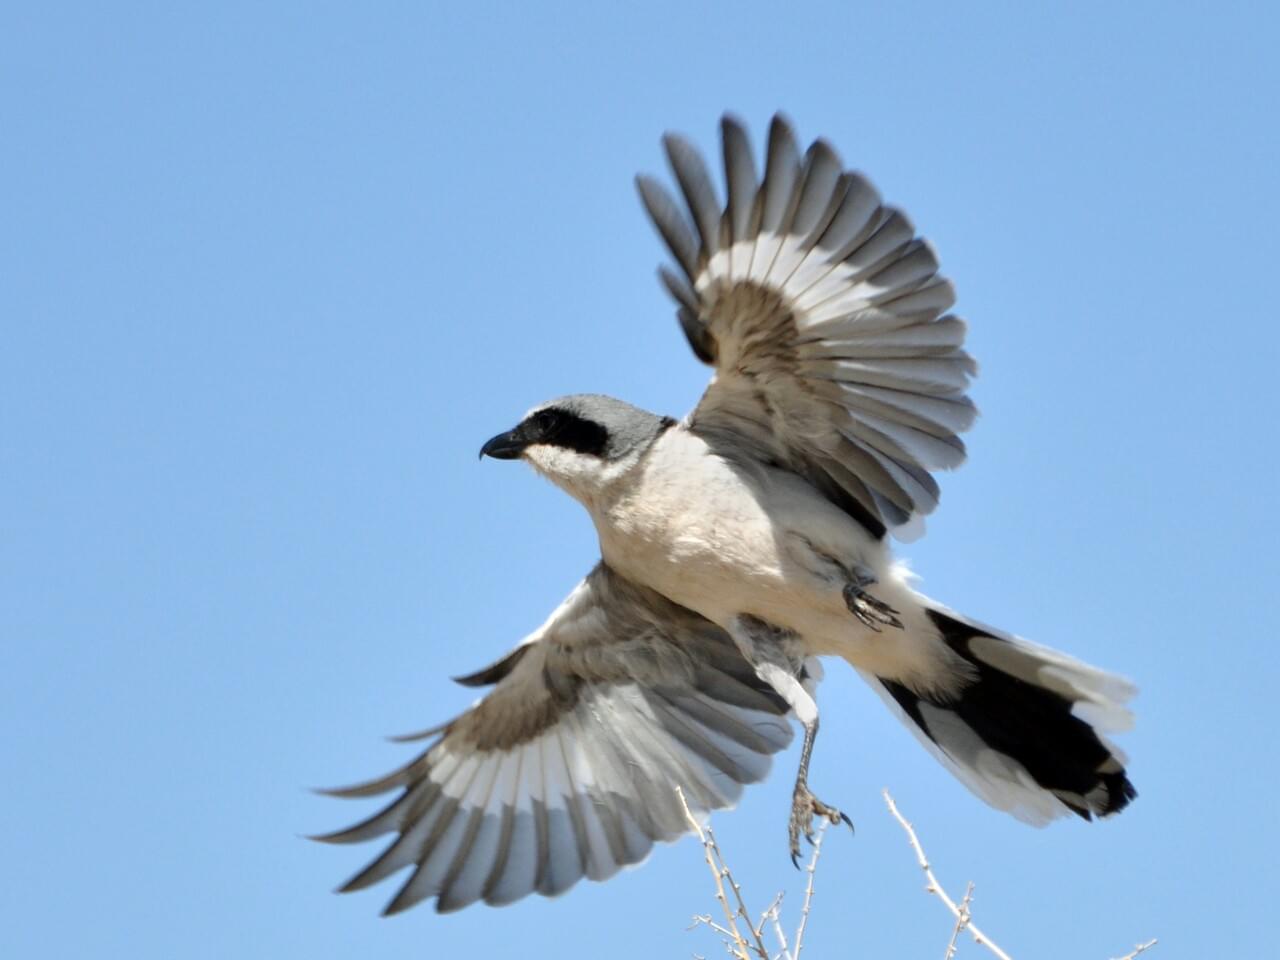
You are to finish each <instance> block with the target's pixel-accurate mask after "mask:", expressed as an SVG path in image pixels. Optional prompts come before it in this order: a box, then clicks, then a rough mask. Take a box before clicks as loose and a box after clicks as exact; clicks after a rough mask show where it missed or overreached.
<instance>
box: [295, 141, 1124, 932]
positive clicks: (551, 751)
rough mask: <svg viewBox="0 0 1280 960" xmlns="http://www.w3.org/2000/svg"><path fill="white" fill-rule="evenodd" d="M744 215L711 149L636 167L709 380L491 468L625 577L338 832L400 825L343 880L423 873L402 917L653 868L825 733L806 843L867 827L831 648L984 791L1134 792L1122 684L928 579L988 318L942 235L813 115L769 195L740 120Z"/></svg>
mask: <svg viewBox="0 0 1280 960" xmlns="http://www.w3.org/2000/svg"><path fill="white" fill-rule="evenodd" d="M721 134H722V142H723V157H724V182H725V191H726V195H727V196H726V200H725V201H724V203H723V204H722V203H721V201H720V199H719V198H718V195H717V191H716V188H715V186H714V185H713V182H712V178H711V175H710V173H709V172H708V170H707V167H706V165H705V163H704V162H703V160H702V158H701V156H700V155H699V153H698V152H697V151H696V150H695V149H694V148H693V147H692V146H691V145H690V144H689V142H688V141H686V140H684V139H683V138H681V137H679V136H676V135H672V134H668V135H667V136H666V137H665V138H664V140H663V144H664V147H665V150H666V154H667V158H668V160H669V161H670V164H671V168H672V171H673V173H674V176H675V182H676V184H677V185H678V191H679V198H680V199H677V198H676V196H674V195H673V194H672V193H671V192H669V191H668V190H667V189H666V188H665V187H663V186H662V185H661V184H660V183H659V181H657V180H655V179H653V178H650V177H647V176H641V177H639V178H638V179H637V185H638V187H639V192H640V197H641V200H642V201H643V203H644V206H645V208H646V210H647V211H648V213H649V216H650V217H651V218H652V220H653V222H654V225H655V226H656V227H657V230H658V233H659V234H660V235H661V237H662V239H663V240H664V241H665V243H666V245H667V247H668V248H669V249H670V252H671V255H672V257H673V258H674V262H675V263H674V266H675V269H669V268H667V267H663V268H661V270H660V277H661V280H662V283H663V284H664V285H665V287H666V288H667V290H668V291H669V292H670V294H671V296H672V297H673V299H674V300H675V303H676V307H677V318H678V320H679V323H680V326H681V328H682V329H683V331H684V335H685V338H686V339H687V340H688V342H689V346H690V347H691V348H692V350H693V352H694V354H696V356H697V357H698V359H699V360H701V361H702V362H704V363H706V364H707V365H708V366H710V367H711V368H712V371H713V373H712V378H711V383H710V385H709V386H708V387H707V390H706V393H705V394H703V396H702V399H701V400H700V401H699V402H698V405H697V406H696V407H695V408H694V410H693V411H692V413H690V414H689V415H688V416H686V417H685V418H684V419H683V420H675V419H673V418H671V417H666V416H660V415H658V414H653V413H649V412H647V411H645V410H641V409H638V408H636V407H633V406H631V405H630V404H627V403H625V402H623V401H621V400H615V399H613V398H612V397H606V396H598V395H575V396H566V397H561V398H559V399H557V400H552V401H550V402H547V403H543V404H540V405H538V406H536V407H534V408H533V409H532V410H531V411H530V412H529V413H528V414H526V415H525V416H524V418H523V419H521V420H520V422H519V423H518V424H517V425H516V426H515V427H514V428H512V429H511V430H508V431H506V432H505V433H501V434H499V435H498V436H495V437H494V438H492V439H491V440H489V441H488V442H487V443H486V444H484V446H483V448H482V449H481V456H482V457H483V456H487V457H492V458H495V459H498V460H523V461H525V462H526V463H528V464H529V465H530V466H532V467H533V469H534V470H536V471H537V472H538V473H540V474H542V475H543V476H545V477H547V478H548V479H550V480H551V481H552V482H553V483H555V484H556V485H558V486H559V487H561V488H562V489H563V490H564V491H565V492H566V493H568V494H569V495H570V496H572V497H573V498H574V499H576V500H578V501H579V502H580V503H581V504H582V505H583V506H584V507H585V508H586V510H587V512H588V514H590V516H591V520H592V522H593V523H594V524H595V527H596V531H597V533H598V534H599V539H600V552H601V559H600V561H599V562H598V563H597V564H596V566H595V568H594V569H593V570H592V571H591V572H590V573H588V574H587V576H586V578H585V579H584V580H583V581H582V582H581V583H580V584H579V585H578V586H577V587H576V588H575V589H574V590H573V592H572V593H570V594H569V596H568V598H567V599H566V600H565V601H564V602H563V603H562V604H561V605H560V606H559V607H558V608H557V609H556V610H555V612H554V613H552V614H551V616H550V618H549V619H548V620H547V621H546V622H545V623H544V624H543V625H542V626H541V627H539V628H538V629H537V630H535V631H534V632H533V633H532V634H530V635H529V636H528V637H527V638H525V640H524V641H523V642H522V643H521V644H520V645H519V646H517V647H516V648H515V649H514V650H512V651H511V652H510V653H508V654H507V655H506V656H504V657H502V658H501V659H500V660H498V661H497V662H496V663H493V664H492V665H490V666H488V667H486V668H484V669H483V670H480V671H478V672H476V673H472V674H470V675H468V676H464V677H459V678H457V679H458V682H460V683H462V684H464V685H466V686H470V687H491V688H492V689H491V690H490V691H489V693H488V694H487V696H485V697H484V698H483V699H481V700H479V701H478V702H477V703H476V704H475V705H474V706H473V707H472V708H471V709H470V710H468V711H466V712H465V713H463V714H462V715H461V716H459V717H457V718H456V719H454V720H452V721H450V722H448V723H446V724H444V725H442V726H439V727H436V728H433V729H431V730H428V731H425V732H423V733H421V734H416V735H414V736H413V737H411V738H406V739H427V740H430V743H429V744H428V745H427V746H426V748H425V750H423V752H422V753H421V754H419V755H418V756H417V757H415V758H414V759H413V760H411V761H410V762H409V763H407V764H406V765H405V766H403V767H401V768H400V769H398V770H395V771H394V772H392V773H390V774H388V775H386V776H384V777H380V778H378V779H376V780H372V781H369V782H367V783H363V784H360V785H357V786H353V787H346V788H342V789H338V790H332V791H327V792H329V793H332V794H334V795H336V796H342V797H367V796H373V795H377V794H383V793H389V792H393V791H395V792H396V795H395V796H394V798H393V799H391V801H390V802H389V803H388V804H387V805H386V806H385V807H384V808H383V809H381V810H380V811H378V812H377V813H375V814H373V815H372V816H370V817H369V818H367V819H365V820H364V821H362V822H360V823H358V824H356V825H355V826H352V827H350V828H348V829H346V830H341V831H338V832H335V833H331V834H326V835H324V836H322V837H320V838H319V839H322V840H327V841H331V842H335V843H351V842H357V841H364V840H371V839H373V838H376V837H379V836H382V835H384V834H394V835H395V836H394V838H393V839H392V841H391V842H390V844H389V845H388V846H387V847H386V848H385V850H383V852H382V853H381V854H380V855H379V856H378V857H377V858H376V859H375V860H374V861H373V862H372V863H370V864H369V865H368V866H367V867H366V868H365V869H363V870H362V871H360V872H359V873H358V874H357V875H356V876H354V877H353V878H352V879H351V880H349V881H348V882H347V883H346V884H345V886H343V887H342V888H341V889H342V890H343V891H347V890H357V889H362V888H364V887H367V886H369V885H371V884H374V883H376V882H378V881H380V880H383V879H385V878H387V877H389V876H391V875H392V874H394V873H396V872H398V871H400V870H402V869H404V868H412V869H411V871H410V873H409V874H408V877H407V880H405V881H404V883H403V885H402V886H401V887H400V889H399V892H398V893H396V895H395V896H394V898H393V899H392V900H391V902H390V903H389V905H388V906H387V909H386V912H388V913H395V912H398V911H401V910H404V909H406V908H407V907H410V906H412V905H414V904H415V903H418V902H420V901H422V900H425V899H427V898H431V897H434V898H435V905H436V909H437V910H440V911H448V910H456V909H459V908H461V907H464V906H466V905H468V904H470V903H473V902H475V901H477V900H483V901H485V902H486V903H490V904H506V903H510V902H512V901H514V900H518V899H520V898H521V897H524V896H526V895H528V894H530V893H540V894H543V895H547V896H554V895H557V894H560V893H563V892H564V891H565V890H567V889H568V888H569V887H571V886H572V885H573V884H574V883H576V882H577V881H578V880H579V879H580V878H582V877H583V876H586V877H589V878H590V879H592V880H603V879H605V878H607V877H610V876H612V875H613V874H614V873H616V872H617V871H618V870H619V869H620V868H622V867H624V866H627V865H629V864H634V863H638V862H639V861H641V860H643V859H644V858H645V857H646V856H647V855H648V853H649V851H650V849H651V848H652V846H653V844H654V842H655V841H658V840H664V841H670V840H674V839H676V838H677V837H679V836H680V835H682V834H683V833H685V832H686V831H687V830H688V822H687V819H686V817H685V814H684V810H683V809H682V807H681V805H680V801H679V798H678V797H677V795H676V793H675V790H674V788H675V787H676V786H679V787H680V788H682V791H683V793H684V796H685V798H686V799H687V803H688V806H689V808H690V809H691V810H692V811H693V813H694V814H695V815H696V816H704V815H705V814H706V813H708V812H709V811H712V810H716V809H720V808H724V807H728V806H731V805H732V804H733V803H734V802H735V801H736V800H737V798H738V796H739V794H740V793H741V791H742V786H743V785H744V784H747V783H753V782H756V781H759V780H761V779H763V778H764V776H765V775H766V773H767V771H768V769H769V764H770V758H771V755H772V754H774V753H776V752H778V751H780V750H782V749H784V748H785V747H786V746H787V745H788V743H789V742H790V741H791V737H792V726H791V723H790V718H791V717H793V716H794V718H795V719H796V720H797V721H798V722H799V725H800V727H801V729H802V730H803V732H804V742H803V747H802V749H801V754H800V763H799V770H798V773H797V776H796V781H795V788H794V793H793V801H792V808H791V814H790V818H789V822H788V835H789V842H790V848H791V853H792V856H793V858H794V857H795V856H796V855H797V854H798V852H799V846H800V839H801V837H802V836H808V837H809V838H810V839H812V824H813V822H814V818H815V817H825V818H827V819H830V820H832V821H837V820H840V819H842V818H843V815H842V814H841V813H840V812H839V811H838V810H837V809H836V808H835V807H833V806H831V805H829V804H827V803H824V802H823V801H821V800H819V799H818V798H817V797H816V796H815V795H814V794H813V792H812V791H811V790H810V788H809V784H808V772H809V762H810V757H811V754H812V751H813V747H814V740H815V737H816V735H817V732H818V720H819V711H818V704H817V701H816V699H815V692H816V687H817V684H818V681H819V680H820V679H821V677H822V666H821V663H820V658H821V657H837V658H840V659H843V660H845V661H847V662H848V663H849V664H850V665H852V666H853V668H854V669H855V670H856V671H857V672H858V673H859V674H861V675H862V678H863V679H864V680H865V681H866V682H867V683H868V684H869V685H870V686H871V688H872V689H873V690H875V692H876V693H878V694H879V695H880V696H881V698H882V699H883V700H884V701H885V703H886V704H888V706H889V707H890V709H892V710H894V711H895V712H896V713H897V714H898V716H899V717H900V718H901V719H902V720H903V722H904V723H906V725H907V726H908V727H909V728H910V729H911V730H912V732H913V733H915V734H916V736H917V737H918V738H919V739H920V741H921V742H922V743H923V744H924V745H925V746H926V747H927V748H928V749H929V750H930V751H931V752H932V753H933V754H935V755H936V756H937V757H938V759H939V760H941V761H942V763H943V764H944V765H945V766H946V767H947V768H948V769H950V770H951V771H952V773H954V774H955V775H956V776H957V777H959V778H960V780H961V781H963V782H964V783H965V785H966V786H968V787H969V788H970V789H971V790H972V791H973V792H974V793H976V794H977V795H978V796H979V797H981V798H982V799H983V800H985V801H986V802H988V803H989V804H991V805H992V806H994V807H997V808H999V809H1001V810H1006V811H1008V812H1010V813H1012V814H1013V815H1015V816H1017V817H1019V818H1021V819H1023V820H1026V821H1029V822H1031V823H1035V824H1041V823H1045V822H1047V821H1049V820H1051V819H1053V818H1055V817H1057V816H1059V815H1062V814H1066V813H1075V814H1077V815H1079V816H1081V817H1083V818H1084V819H1086V820H1088V819H1091V818H1092V817H1094V816H1107V815H1108V814H1113V813H1116V812H1118V811H1120V810H1122V809H1123V808H1124V807H1125V806H1126V805H1127V804H1128V803H1129V801H1130V800H1132V799H1133V798H1134V797H1135V796H1136V793H1135V791H1134V788H1133V785H1132V784H1131V783H1130V781H1129V778H1128V776H1127V775H1126V772H1125V759H1124V757H1123V755H1122V754H1121V753H1120V752H1119V751H1118V750H1117V749H1116V748H1115V747H1114V746H1112V744H1111V743H1110V742H1109V741H1108V740H1107V738H1106V734H1107V733H1110V732H1114V731H1117V730H1122V729H1125V728H1126V727H1127V726H1128V725H1129V724H1130V723H1131V715H1130V713H1129V712H1128V710H1127V709H1126V708H1125V707H1124V702H1125V701H1126V700H1127V699H1128V698H1129V697H1131V696H1132V695H1133V692H1134V690H1133V687H1132V686H1131V685H1130V684H1129V683H1128V682H1127V681H1125V680H1123V679H1121V678H1119V677H1116V676H1113V675H1111V674H1108V673H1105V672H1103V671H1101V670H1098V669H1095V668H1093V667H1091V666H1088V665H1086V664H1084V663H1081V662H1080V661H1078V660H1075V659H1073V658H1071V657H1068V656H1066V655H1064V654H1061V653H1057V652H1055V651H1053V650H1049V649H1047V648H1045V647H1040V646H1036V645H1034V644H1031V643H1028V642H1027V641H1025V640H1022V639H1020V638H1018V637H1014V636H1012V635H1010V634H1008V633H1005V632H1004V631H1001V630H997V629H994V628H992V627H989V626H986V625H984V624H982V623H979V622H977V621H975V620H972V619H970V618H968V617H965V616H961V615H960V614H958V613H955V612H954V611H952V610H949V609H947V608H946V607H944V606H942V605H941V604H939V603H937V602H936V601H934V600H931V599H929V598H928V597H926V596H924V595H922V594H920V593H918V592H916V590H914V589H913V588H912V586H911V584H910V582H909V580H908V577H907V575H906V573H905V571H904V569H903V568H902V567H900V566H897V565H895V563H894V561H893V557H892V553H891V549H890V543H889V538H890V536H893V537H895V538H897V539H910V538H911V537H912V536H913V535H915V534H917V533H918V532H919V529H920V526H921V518H922V517H923V516H924V515H925V514H928V513H929V512H930V511H932V510H933V509H934V507H935V506H937V503H938V484H937V482H936V480H935V479H934V477H933V471H935V470H939V469H949V468H952V467H956V466H958V465H959V464H960V463H961V461H963V460H964V457H965V448H964V444H963V443H962V442H961V441H960V439H959V436H958V435H959V434H961V433H963V432H964V431H965V430H966V429H968V428H969V426H970V425H971V424H972V423H973V420H974V417H975V409H974V406H973V403H972V402H971V401H970V400H969V398H968V397H967V396H966V394H965V390H966V387H967V385H968V382H969V379H970V377H971V376H973V374H974V373H975V365H974V362H973V360H972V359H971V358H970V356H969V355H968V354H967V353H966V352H965V351H964V349H963V341H964V334H965V324H964V322H963V321H962V320H960V319H959V318H958V317H956V316H954V315H952V314H951V313H949V312H948V311H950V309H951V307H952V305H953V303H954V301H955V294H954V291H953V288H952V285H951V283H950V281H948V280H946V279H945V278H943V277H942V276H941V275H940V274H939V273H938V261H937V259H936V257H935V255H934V251H933V248H932V247H931V246H930V245H929V244H928V243H927V242H926V241H925V240H923V239H921V238H919V237H917V236H916V233H915V228H914V226H913V225H912V223H911V221H910V220H908V219H907V217H906V216H905V215H904V214H903V213H902V212H901V211H900V210H897V209H895V208H893V207H891V206H886V205H885V204H884V203H882V201H881V199H880V195H879V194H878V193H877V191H876V189H875V188H874V187H873V186H872V185H871V183H870V182H868V180H867V179H866V178H865V177H864V176H863V175H862V174H860V173H857V172H854V171H849V170H846V169H845V168H844V166H843V164H842V162H841V160H840V159H839V157H838V156H837V154H836V152H835V151H834V149H833V148H832V147H831V146H830V145H829V144H828V143H827V142H826V141H824V140H817V141H815V142H814V143H813V144H812V145H811V146H810V147H809V148H808V149H807V150H806V151H805V152H804V153H803V154H801V152H800V150H799V148H798V146H797V142H796V137H795V134H794V132H793V130H792V127H791V125H790V123H789V122H788V121H787V120H786V119H785V118H784V117H782V116H775V117H774V118H773V121H772V123H771V125H770V128H769V134H768V144H767V147H766V151H765V157H764V164H763V177H760V176H758V174H757V165H756V161H755V158H754V155H753V151H752V148H751V145H750V142H749V140H748V137H747V134H746V132H745V130H744V128H743V126H742V124H741V123H740V122H739V121H738V120H736V119H735V118H733V117H731V116H726V117H725V118H724V119H723V121H722V124H721Z"/></svg>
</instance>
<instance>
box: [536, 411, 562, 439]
mask: <svg viewBox="0 0 1280 960" xmlns="http://www.w3.org/2000/svg"><path fill="white" fill-rule="evenodd" d="M533 425H534V426H535V427H537V428H538V433H539V434H541V435H542V436H544V437H545V436H549V435H550V434H552V433H554V432H555V430H556V427H558V426H559V425H560V418H559V417H558V416H556V414H555V411H553V410H539V411H538V412H537V413H535V414H534V415H533Z"/></svg>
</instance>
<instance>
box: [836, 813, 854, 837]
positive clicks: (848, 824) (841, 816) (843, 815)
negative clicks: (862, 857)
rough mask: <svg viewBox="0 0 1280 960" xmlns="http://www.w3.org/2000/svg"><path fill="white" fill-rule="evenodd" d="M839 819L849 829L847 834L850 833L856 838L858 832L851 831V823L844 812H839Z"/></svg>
mask: <svg viewBox="0 0 1280 960" xmlns="http://www.w3.org/2000/svg"><path fill="white" fill-rule="evenodd" d="M840 819H841V820H843V821H844V822H845V824H846V825H847V826H848V827H849V832H850V833H852V834H853V835H854V836H857V834H858V831H857V830H855V829H853V821H852V820H850V819H849V815H848V814H847V813H845V812H844V811H841V812H840Z"/></svg>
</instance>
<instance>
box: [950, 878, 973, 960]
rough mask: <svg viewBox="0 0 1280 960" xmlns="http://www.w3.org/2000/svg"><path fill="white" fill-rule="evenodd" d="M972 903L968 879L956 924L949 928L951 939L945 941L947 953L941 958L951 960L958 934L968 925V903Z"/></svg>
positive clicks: (971, 890)
mask: <svg viewBox="0 0 1280 960" xmlns="http://www.w3.org/2000/svg"><path fill="white" fill-rule="evenodd" d="M971 903H973V881H972V880H970V881H969V886H968V887H966V888H965V891H964V899H963V900H961V901H960V916H958V917H956V925H955V926H954V927H952V928H951V939H950V940H949V941H948V942H947V953H946V956H945V957H944V958H943V960H952V957H954V956H955V955H956V941H957V940H959V939H960V934H961V933H962V932H964V928H965V927H967V926H968V925H969V916H970V915H969V905H970V904H971Z"/></svg>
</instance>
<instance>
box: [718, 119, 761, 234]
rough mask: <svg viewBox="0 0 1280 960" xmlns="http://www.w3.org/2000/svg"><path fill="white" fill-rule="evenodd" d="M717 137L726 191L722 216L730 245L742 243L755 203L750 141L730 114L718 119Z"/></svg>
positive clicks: (754, 170) (748, 228)
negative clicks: (718, 138) (724, 213)
mask: <svg viewBox="0 0 1280 960" xmlns="http://www.w3.org/2000/svg"><path fill="white" fill-rule="evenodd" d="M720 137H721V142H722V143H723V145H724V179H725V184H726V186H727V192H728V195H729V196H728V203H727V205H726V213H727V214H728V222H729V228H730V234H729V238H730V240H731V242H732V243H737V242H739V241H741V240H746V239H748V237H749V235H750V234H749V230H750V226H751V208H752V206H753V205H754V204H755V199H756V191H757V189H759V181H758V180H757V178H756V163H755V159H754V157H753V156H752V153H751V139H750V138H749V137H748V136H747V131H746V128H745V127H744V126H743V125H742V123H741V122H740V121H739V120H738V118H737V117H734V116H732V115H730V114H727V113H726V114H725V115H724V117H723V118H721V120H720Z"/></svg>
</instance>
